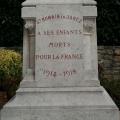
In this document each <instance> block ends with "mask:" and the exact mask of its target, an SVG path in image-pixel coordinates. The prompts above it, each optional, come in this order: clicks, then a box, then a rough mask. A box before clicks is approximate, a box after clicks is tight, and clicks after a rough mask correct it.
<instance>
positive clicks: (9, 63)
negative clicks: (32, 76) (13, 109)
mask: <svg viewBox="0 0 120 120" xmlns="http://www.w3.org/2000/svg"><path fill="white" fill-rule="evenodd" d="M21 76H22V58H21V55H20V54H19V53H17V52H15V51H13V50H5V49H0V90H1V91H7V92H8V97H11V96H12V95H13V94H14V93H15V90H16V89H17V87H18V86H19V83H20V81H21Z"/></svg>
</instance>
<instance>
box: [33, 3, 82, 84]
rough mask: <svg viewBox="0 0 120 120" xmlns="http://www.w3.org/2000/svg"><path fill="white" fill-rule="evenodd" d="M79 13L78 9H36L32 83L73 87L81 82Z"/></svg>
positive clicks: (43, 7) (80, 27)
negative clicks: (34, 81)
mask: <svg viewBox="0 0 120 120" xmlns="http://www.w3.org/2000/svg"><path fill="white" fill-rule="evenodd" d="M81 10H82V9H81V8H80V6H77V5H75V6H74V7H72V8H71V7H70V5H61V6H57V5H54V6H52V5H50V6H46V5H42V6H38V7H37V20H36V51H35V73H36V74H35V80H37V81H40V82H41V85H43V86H46V85H48V86H49V85H50V84H51V86H52V85H53V86H67V85H68V86H72V85H75V84H77V83H79V81H80V79H83V72H84V68H83V67H84V65H83V56H84V55H83V33H82V32H83V16H82V11H81ZM40 11H42V12H40Z"/></svg>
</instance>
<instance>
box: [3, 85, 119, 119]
mask: <svg viewBox="0 0 120 120" xmlns="http://www.w3.org/2000/svg"><path fill="white" fill-rule="evenodd" d="M1 120H119V111H118V109H117V107H116V105H115V104H114V103H113V101H112V100H111V98H110V97H109V95H108V94H107V93H106V91H105V90H104V89H103V88H102V87H81V88H79V87H74V88H73V87H72V88H32V89H31V88H22V89H21V88H20V89H19V90H18V91H17V94H16V97H15V98H13V100H11V101H9V103H7V104H6V105H5V106H4V109H3V110H2V118H1Z"/></svg>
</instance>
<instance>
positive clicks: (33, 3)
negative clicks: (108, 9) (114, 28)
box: [22, 0, 96, 6]
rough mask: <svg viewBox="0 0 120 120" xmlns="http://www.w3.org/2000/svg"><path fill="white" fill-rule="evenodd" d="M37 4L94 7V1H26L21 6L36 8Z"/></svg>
mask: <svg viewBox="0 0 120 120" xmlns="http://www.w3.org/2000/svg"><path fill="white" fill-rule="evenodd" d="M38 4H83V5H96V2H95V1H94V0H27V1H25V2H24V3H23V4H22V5H23V6H36V5H38Z"/></svg>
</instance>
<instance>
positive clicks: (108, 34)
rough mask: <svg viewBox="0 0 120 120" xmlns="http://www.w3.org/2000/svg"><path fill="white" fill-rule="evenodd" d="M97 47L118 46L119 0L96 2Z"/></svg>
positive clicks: (119, 28) (99, 0)
mask: <svg viewBox="0 0 120 120" xmlns="http://www.w3.org/2000/svg"><path fill="white" fill-rule="evenodd" d="M96 1H97V8H98V17H97V33H98V45H120V13H119V11H120V0H96Z"/></svg>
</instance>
